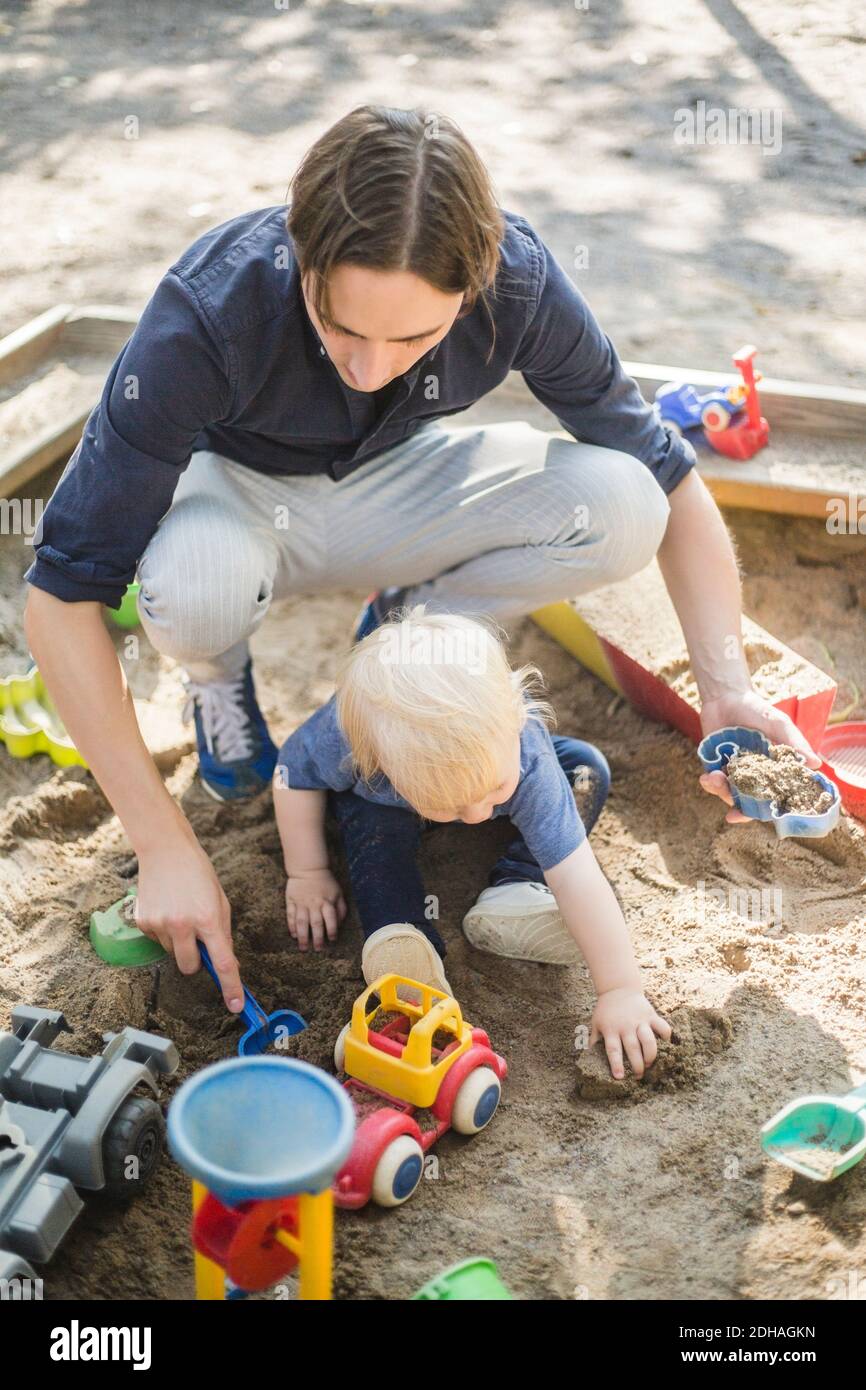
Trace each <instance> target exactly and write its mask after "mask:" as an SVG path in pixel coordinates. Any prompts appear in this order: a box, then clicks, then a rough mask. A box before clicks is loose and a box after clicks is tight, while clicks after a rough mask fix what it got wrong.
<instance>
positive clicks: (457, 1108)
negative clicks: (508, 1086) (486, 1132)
mask: <svg viewBox="0 0 866 1390" xmlns="http://www.w3.org/2000/svg"><path fill="white" fill-rule="evenodd" d="M501 1094H502V1087H501V1086H500V1084H499V1077H498V1076H497V1075H496V1072H495V1071H494V1070H493V1068H492V1067H476V1068H475V1070H474V1071H471V1072H470V1073H469V1075H468V1076H467V1078H466V1080H465V1081H464V1082H463V1084H462V1085H461V1087H460V1090H459V1091H458V1092H457V1095H456V1096H455V1097H454V1105H453V1107H452V1110H451V1128H452V1129H456V1131H457V1133H458V1134H478V1133H479V1132H480V1131H481V1130H482V1129H484V1126H485V1125H488V1124H489V1123H490V1121H491V1120H492V1119H493V1116H494V1115H495V1114H496V1107H497V1106H498V1105H499V1097H500V1096H501Z"/></svg>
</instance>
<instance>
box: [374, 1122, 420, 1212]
mask: <svg viewBox="0 0 866 1390" xmlns="http://www.w3.org/2000/svg"><path fill="white" fill-rule="evenodd" d="M423 1168H424V1154H423V1151H422V1149H421V1145H420V1144H419V1143H418V1140H417V1139H413V1138H412V1136H411V1134H400V1135H398V1136H397V1138H396V1139H392V1140H391V1143H390V1144H389V1145H388V1147H387V1149H386V1150H385V1152H384V1153H383V1154H382V1157H381V1158H380V1159H379V1162H378V1163H377V1164H376V1171H375V1173H374V1174H373V1187H372V1190H371V1194H370V1195H371V1196H372V1198H373V1201H374V1202H375V1203H376V1205H377V1206H379V1207H399V1206H401V1205H402V1204H403V1202H407V1201H408V1200H409V1198H410V1197H411V1196H412V1193H413V1192H414V1191H415V1188H416V1187H417V1186H418V1184H419V1182H420V1181H421V1173H422V1171H423Z"/></svg>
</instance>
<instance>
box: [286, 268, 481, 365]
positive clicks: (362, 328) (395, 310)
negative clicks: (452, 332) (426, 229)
mask: <svg viewBox="0 0 866 1390" xmlns="http://www.w3.org/2000/svg"><path fill="white" fill-rule="evenodd" d="M303 293H304V303H305V304H306V306H307V313H308V314H309V316H310V319H311V321H312V323H313V326H314V328H315V330H316V332H317V333H318V335H319V337H320V338H321V340H322V345H323V346H324V348H325V351H326V352H327V354H328V356H329V357H330V359H331V361H332V362H333V364H334V366H335V367H336V368H337V371H338V372H339V373H340V376H341V377H342V379H343V381H344V382H345V383H346V385H347V386H350V387H351V388H352V390H353V391H379V390H380V389H381V388H382V387H383V386H387V385H388V382H389V381H393V380H394V378H395V377H397V376H401V375H402V373H403V372H407V371H408V370H409V368H410V367H411V366H413V365H414V364H415V363H416V362H417V361H418V359H419V357H423V356H424V354H425V352H429V351H430V349H431V348H432V347H435V345H436V343H439V342H441V341H442V339H443V338H444V337H445V334H446V333H447V332H448V330H449V328H450V327H451V325H452V324H453V322H454V320H455V319H456V317H457V315H458V313H459V311H460V308H461V306H462V304H463V295H462V294H442V293H441V291H440V290H437V289H434V288H433V286H432V285H429V284H428V283H427V281H426V280H421V279H420V278H419V277H418V276H417V275H412V274H411V273H410V272H409V271H405V270H387V271H386V270H368V269H366V267H364V266H357V265H340V266H337V268H336V269H335V270H333V271H332V272H331V276H330V279H329V281H328V298H329V301H330V309H331V318H330V319H328V320H324V321H323V320H322V319H320V318H319V316H318V314H317V313H316V311H315V309H314V307H313V304H312V301H311V300H310V299H309V297H308V295H307V287H306V284H305V285H304V287H303Z"/></svg>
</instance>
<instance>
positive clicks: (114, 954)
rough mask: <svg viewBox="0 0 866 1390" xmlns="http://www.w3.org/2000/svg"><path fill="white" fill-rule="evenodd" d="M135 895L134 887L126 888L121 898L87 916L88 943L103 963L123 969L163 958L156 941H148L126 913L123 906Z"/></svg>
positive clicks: (163, 955)
mask: <svg viewBox="0 0 866 1390" xmlns="http://www.w3.org/2000/svg"><path fill="white" fill-rule="evenodd" d="M134 898H135V889H134V888H130V890H129V892H128V893H127V894H126V896H125V897H123V898H120V899H119V900H118V901H117V902H116V903H112V904H111V907H109V908H107V910H106V911H105V912H94V913H93V915H92V916H91V918H90V944H91V946H92V947H93V949H94V951H95V952H96V954H97V955H98V956H100V957H101V959H102V960H104V961H105V962H106V964H107V965H119V966H123V967H125V968H127V969H129V968H131V967H134V966H139V965H155V964H156V962H157V961H160V960H164V959H165V955H166V953H165V951H164V950H163V949H162V947H161V946H160V944H159V942H158V941H152V940H151V939H150V937H149V936H145V934H144V932H142V931H139V929H138V927H137V926H136V925H135V923H134V922H133V921H132V917H131V915H130V916H127V913H128V912H129V908H128V906H127V904H128V903H130V902H131V901H132V900H133V899H134Z"/></svg>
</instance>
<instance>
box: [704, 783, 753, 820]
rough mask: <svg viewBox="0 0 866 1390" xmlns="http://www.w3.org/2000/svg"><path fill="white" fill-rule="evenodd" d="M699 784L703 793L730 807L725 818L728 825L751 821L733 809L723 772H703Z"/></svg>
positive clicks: (732, 801) (731, 798) (732, 800)
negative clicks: (715, 797)
mask: <svg viewBox="0 0 866 1390" xmlns="http://www.w3.org/2000/svg"><path fill="white" fill-rule="evenodd" d="M700 783H701V786H702V787H703V789H704V791H705V792H710V793H711V794H712V795H713V796H717V797H719V798H720V800H722V801H724V803H725V805H726V806H730V808H731V809H730V810H729V811H728V814H727V815H726V816H725V820H726V821H727V822H728V824H729V825H740V824H741V823H742V822H743V821H747V820H750V819H751V817H750V816H744V815H743V813H742V811H738V810H737V808H736V807H735V805H734V798H733V797H732V796H731V788H730V786H729V784H728V779H727V777H726V776H725V774H724V773H723V772H704V773H703V774H702V775H701V778H700Z"/></svg>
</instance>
